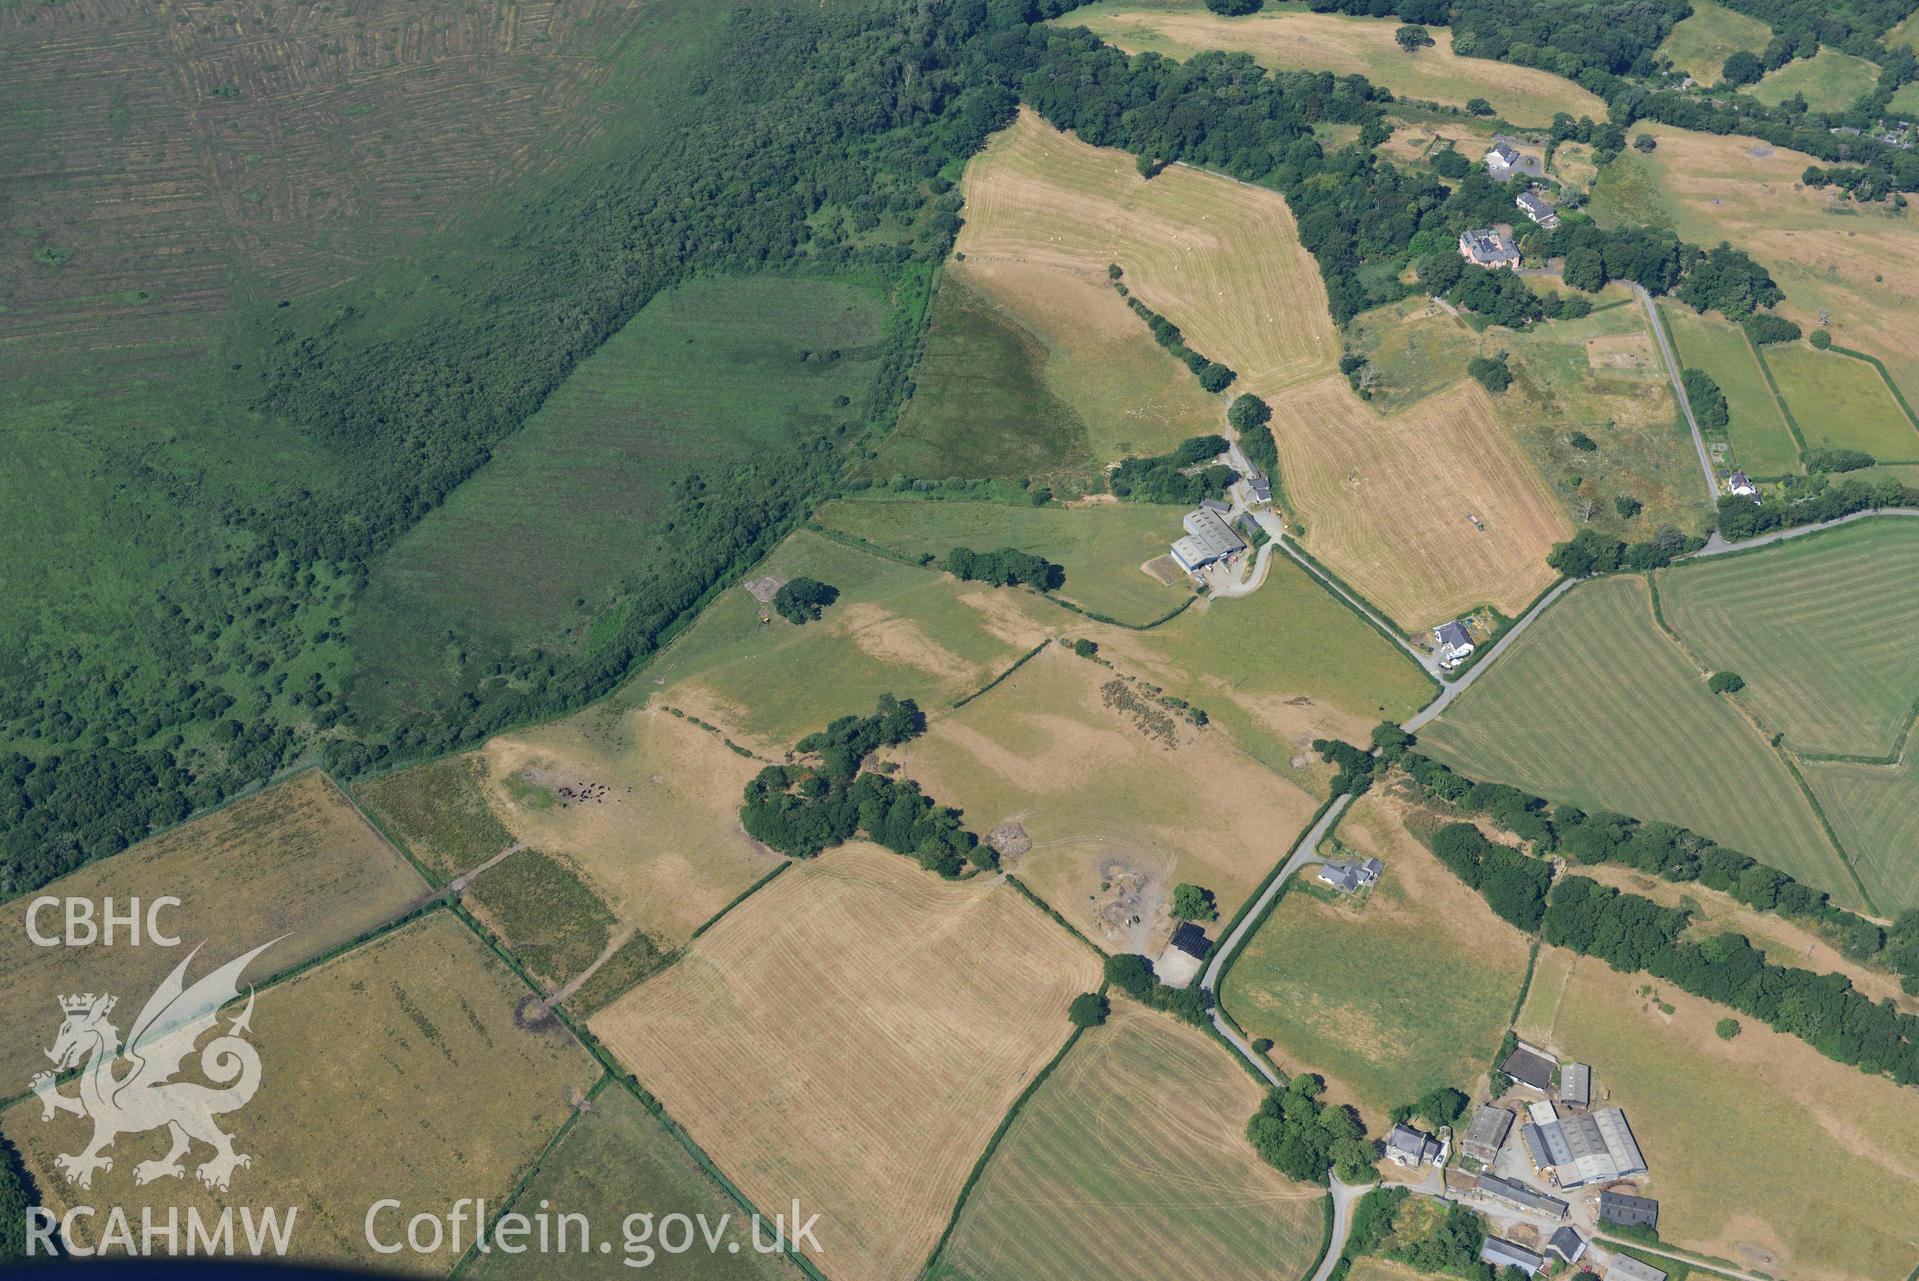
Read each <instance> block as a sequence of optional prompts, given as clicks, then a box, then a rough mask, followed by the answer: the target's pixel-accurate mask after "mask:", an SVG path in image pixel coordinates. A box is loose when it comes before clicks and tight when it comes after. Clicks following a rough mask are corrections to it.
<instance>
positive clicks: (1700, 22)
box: [1659, 0, 1772, 85]
mask: <svg viewBox="0 0 1919 1281" xmlns="http://www.w3.org/2000/svg"><path fill="white" fill-rule="evenodd" d="M1771 38H1772V28H1771V27H1769V26H1767V25H1766V24H1765V23H1763V22H1761V21H1760V20H1759V19H1757V18H1749V17H1747V16H1746V15H1745V14H1743V13H1734V12H1733V11H1732V10H1731V9H1728V8H1726V7H1725V6H1724V5H1718V4H1714V3H1713V0H1692V16H1691V17H1689V18H1685V19H1683V20H1681V21H1680V22H1678V23H1677V24H1675V25H1674V27H1673V29H1672V34H1670V35H1668V36H1667V37H1666V42H1665V43H1664V44H1662V45H1660V46H1659V55H1660V56H1661V57H1663V58H1668V59H1670V60H1671V62H1672V65H1673V67H1674V68H1675V69H1676V70H1679V71H1683V72H1685V73H1686V74H1687V75H1689V76H1691V77H1692V78H1693V79H1694V80H1697V81H1698V82H1699V83H1700V84H1708V85H1710V84H1718V83H1719V80H1720V68H1722V67H1723V66H1725V63H1726V59H1727V58H1730V57H1731V56H1732V55H1733V54H1735V53H1737V52H1739V51H1740V50H1742V49H1743V50H1745V51H1746V52H1747V53H1758V52H1759V51H1760V50H1761V49H1764V48H1765V47H1766V41H1768V40H1770V39H1771Z"/></svg>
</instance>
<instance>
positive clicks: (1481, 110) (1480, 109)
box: [1466, 98, 1493, 116]
mask: <svg viewBox="0 0 1919 1281" xmlns="http://www.w3.org/2000/svg"><path fill="white" fill-rule="evenodd" d="M1466 110H1467V111H1469V112H1471V113H1472V114H1473V115H1475V116H1490V115H1491V114H1493V104H1492V103H1490V102H1487V101H1486V100H1485V99H1484V98H1468V99H1466Z"/></svg>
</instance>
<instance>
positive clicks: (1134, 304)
mask: <svg viewBox="0 0 1919 1281" xmlns="http://www.w3.org/2000/svg"><path fill="white" fill-rule="evenodd" d="M1106 274H1107V276H1108V277H1109V278H1110V279H1111V280H1112V282H1113V288H1115V289H1117V290H1119V296H1120V297H1122V298H1124V299H1125V300H1126V305H1127V306H1128V307H1130V308H1132V310H1133V314H1134V315H1135V316H1138V317H1139V318H1140V319H1141V320H1143V321H1145V322H1146V327H1147V328H1148V329H1150V330H1151V331H1152V333H1153V341H1154V342H1156V343H1158V344H1159V345H1160V346H1162V347H1164V348H1165V349H1166V350H1167V351H1170V352H1172V353H1173V355H1174V356H1175V357H1176V358H1177V359H1178V360H1179V362H1180V363H1181V364H1182V365H1185V366H1186V368H1187V369H1188V370H1190V371H1191V372H1192V375H1193V377H1195V378H1197V379H1199V385H1200V386H1201V387H1203V388H1205V389H1206V390H1207V391H1225V390H1226V389H1227V388H1228V387H1230V386H1232V384H1233V380H1234V379H1236V378H1238V377H1239V373H1238V372H1237V371H1236V370H1234V369H1232V368H1231V367H1229V366H1227V365H1225V364H1223V363H1221V362H1220V361H1217V360H1210V359H1208V358H1207V357H1205V356H1202V355H1200V354H1199V353H1198V352H1196V351H1194V350H1193V349H1192V348H1191V347H1188V346H1187V345H1186V335H1185V334H1183V333H1181V332H1180V329H1179V326H1178V325H1176V324H1174V323H1173V322H1172V321H1170V320H1168V319H1166V317H1164V316H1162V315H1160V314H1159V313H1158V312H1156V311H1154V310H1153V309H1152V308H1151V307H1148V306H1147V305H1146V304H1145V303H1143V302H1141V301H1140V300H1139V299H1137V298H1135V297H1134V296H1133V291H1132V290H1131V289H1128V288H1127V287H1126V286H1125V285H1123V284H1121V283H1120V275H1121V272H1120V268H1119V264H1118V263H1113V264H1111V265H1110V266H1108V267H1107V268H1106Z"/></svg>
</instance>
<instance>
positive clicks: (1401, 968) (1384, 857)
mask: <svg viewBox="0 0 1919 1281" xmlns="http://www.w3.org/2000/svg"><path fill="white" fill-rule="evenodd" d="M1406 817H1407V811H1406V810H1405V808H1404V806H1403V805H1402V804H1401V803H1400V802H1398V801H1395V800H1393V799H1391V798H1389V797H1386V796H1384V795H1381V794H1379V793H1378V792H1374V793H1369V794H1368V795H1366V796H1365V797H1363V798H1361V799H1360V801H1359V802H1358V804H1356V805H1354V806H1353V808H1352V810H1351V811H1350V812H1349V813H1348V814H1347V815H1346V816H1345V817H1344V818H1342V819H1341V820H1340V823H1339V826H1338V827H1337V828H1336V829H1335V832H1334V835H1335V837H1336V838H1337V842H1338V845H1337V846H1332V845H1329V846H1327V847H1326V849H1325V851H1324V852H1327V853H1333V852H1334V851H1335V850H1337V851H1338V853H1339V855H1340V856H1342V857H1344V856H1346V854H1348V853H1350V854H1351V855H1353V856H1356V857H1375V858H1378V859H1379V860H1380V862H1381V863H1383V864H1384V865H1385V871H1384V872H1382V873H1381V875H1380V879H1379V882H1378V883H1377V884H1376V885H1375V886H1374V887H1373V889H1372V891H1371V892H1370V895H1369V896H1368V897H1367V899H1366V901H1365V903H1364V905H1363V906H1360V907H1355V905H1354V903H1353V902H1352V900H1350V899H1346V898H1341V897H1339V896H1337V895H1335V894H1334V893H1333V892H1332V891H1330V890H1326V889H1325V888H1324V887H1322V886H1320V885H1319V882H1318V881H1317V880H1316V879H1315V871H1316V869H1314V868H1307V869H1305V870H1304V871H1301V872H1299V873H1298V874H1297V875H1296V876H1295V878H1294V881H1295V883H1294V884H1293V886H1292V887H1291V888H1290V889H1289V891H1288V893H1287V895H1286V897H1285V898H1283V899H1281V900H1280V903H1279V906H1278V908H1277V909H1276V910H1275V911H1274V912H1273V914H1272V915H1271V916H1269V917H1268V918H1267V919H1266V921H1265V923H1264V924H1262V925H1261V926H1260V927H1259V930H1258V932H1256V933H1255V934H1254V935H1253V936H1252V938H1251V939H1249V940H1248V941H1247V944H1246V947H1245V950H1244V951H1242V952H1241V953H1240V954H1239V956H1238V957H1237V958H1236V959H1235V960H1234V962H1233V966H1232V968H1231V969H1230V970H1229V971H1227V975H1226V983H1225V985H1224V987H1223V989H1222V991H1221V992H1220V1001H1221V1003H1222V1004H1223V1005H1224V1006H1225V1008H1226V1009H1227V1011H1228V1012H1229V1013H1230V1014H1231V1015H1232V1017H1233V1019H1234V1021H1235V1022H1237V1023H1238V1024H1239V1025H1240V1027H1242V1028H1244V1029H1245V1030H1246V1033H1247V1035H1249V1036H1264V1037H1270V1038H1271V1039H1272V1041H1273V1056H1274V1058H1275V1060H1276V1061H1277V1062H1278V1063H1279V1064H1280V1065H1281V1067H1282V1068H1283V1069H1284V1070H1286V1071H1288V1072H1323V1073H1324V1074H1325V1075H1326V1077H1327V1078H1328V1080H1329V1082H1333V1083H1335V1085H1334V1093H1335V1095H1336V1096H1337V1097H1339V1098H1341V1100H1342V1101H1350V1102H1353V1103H1355V1104H1356V1105H1357V1106H1358V1107H1359V1109H1360V1111H1361V1112H1362V1113H1363V1114H1364V1115H1365V1117H1366V1120H1367V1125H1368V1129H1369V1130H1370V1131H1371V1132H1373V1133H1375V1134H1382V1133H1384V1132H1385V1130H1386V1129H1387V1125H1386V1115H1387V1113H1389V1112H1391V1111H1392V1110H1393V1109H1394V1108H1395V1107H1398V1106H1399V1105H1400V1104H1402V1103H1412V1102H1414V1101H1415V1100H1417V1099H1418V1098H1419V1097H1420V1096H1421V1095H1423V1094H1425V1093H1426V1092H1427V1091H1429V1090H1432V1089H1436V1088H1438V1087H1440V1086H1443V1085H1451V1086H1456V1087H1458V1088H1459V1089H1462V1090H1466V1091H1468V1092H1470V1091H1472V1090H1473V1089H1474V1088H1475V1083H1476V1082H1477V1081H1478V1080H1479V1078H1480V1076H1481V1075H1482V1074H1483V1073H1484V1072H1485V1070H1486V1065H1487V1064H1488V1063H1489V1062H1491V1061H1492V1057H1493V1053H1494V1051H1495V1050H1497V1049H1498V1047H1499V1038H1500V1036H1501V1035H1502V1034H1503V1033H1504V1032H1505V1030H1506V1023H1507V1020H1508V1019H1510V1018H1511V1017H1512V1012H1513V1003H1514V1002H1515V1001H1517V1000H1518V999H1519V990H1520V984H1521V982H1522V981H1523V980H1524V978H1525V974H1526V952H1527V940H1526V938H1525V936H1524V935H1522V934H1521V933H1520V932H1519V931H1518V930H1516V929H1514V928H1513V927H1512V926H1510V925H1507V924H1506V923H1505V922H1503V921H1501V920H1500V919H1499V918H1498V917H1497V916H1494V915H1493V913H1492V910H1491V909H1490V908H1488V907H1487V906H1486V904H1485V900H1483V899H1481V898H1480V897H1479V896H1478V895H1477V894H1476V893H1474V892H1473V890H1472V889H1471V888H1470V887H1468V886H1467V885H1466V884H1465V883H1464V882H1462V881H1460V880H1459V878H1458V877H1456V876H1454V875H1453V874H1452V873H1451V872H1449V871H1447V870H1446V869H1445V867H1444V866H1442V865H1441V864H1440V862H1439V860H1438V859H1436V858H1435V857H1434V856H1433V854H1432V852H1431V851H1430V850H1428V849H1427V848H1426V847H1425V846H1424V845H1423V844H1422V843H1421V842H1420V841H1419V839H1418V838H1417V837H1415V836H1414V835H1413V834H1412V833H1411V832H1410V831H1408V830H1407V828H1406V825H1405V819H1406ZM1389 976H1390V977H1389Z"/></svg>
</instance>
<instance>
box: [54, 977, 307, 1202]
mask: <svg viewBox="0 0 1919 1281" xmlns="http://www.w3.org/2000/svg"><path fill="white" fill-rule="evenodd" d="M277 942H279V940H278V939H274V940H272V941H271V942H267V943H263V944H261V945H260V946H259V947H256V948H254V949H253V950H252V951H251V952H248V953H247V954H246V955H244V956H241V957H238V958H236V959H235V960H232V961H229V962H227V963H226V964H225V965H223V966H221V967H220V968H219V969H217V970H215V971H213V972H212V973H211V974H208V975H206V976H205V977H204V978H202V979H200V980H198V981H197V982H195V983H194V984H193V986H192V987H187V986H186V983H185V975H186V971H187V966H188V965H189V964H191V963H192V961H193V958H194V957H195V956H197V955H199V952H200V949H199V948H198V947H196V948H194V949H193V951H192V952H189V953H188V954H187V958H186V960H184V961H181V962H180V964H179V965H178V966H176V967H175V968H174V971H173V973H171V974H169V975H168V976H167V977H166V980H165V981H164V982H162V983H161V984H160V986H159V988H157V989H156V990H155V991H154V993H153V995H152V996H151V997H149V998H148V999H147V1003H146V1006H145V1008H144V1009H142V1010H141V1011H140V1017H139V1018H137V1019H135V1020H134V1023H133V1031H132V1033H131V1034H130V1035H129V1036H128V1037H127V1042H126V1049H125V1050H124V1051H123V1050H122V1049H121V1048H120V1033H119V1031H118V1029H116V1028H115V1027H114V1026H113V1024H111V1023H109V1022H108V1021H107V1016H108V1015H109V1014H111V1013H113V1007H114V998H113V997H111V996H108V995H104V994H102V995H100V996H95V995H93V994H92V993H91V992H89V993H87V994H86V995H85V996H63V997H61V998H60V1011H61V1013H62V1014H63V1015H64V1016H65V1019H64V1021H63V1022H62V1023H61V1024H60V1035H59V1038H58V1039H57V1040H55V1041H54V1043H53V1048H52V1049H51V1050H48V1051H47V1052H46V1054H47V1057H48V1058H49V1059H51V1060H53V1064H54V1070H53V1071H51V1072H41V1073H40V1074H38V1075H37V1076H35V1077H34V1078H33V1092H34V1093H35V1094H37V1095H39V1096H40V1107H41V1111H40V1119H41V1120H42V1121H51V1120H52V1119H53V1117H54V1114H55V1113H56V1112H71V1113H72V1114H74V1115H75V1116H84V1117H91V1118H93V1140H92V1142H90V1143H88V1144H87V1146H86V1148H85V1149H84V1150H83V1151H80V1152H77V1153H73V1154H71V1155H63V1156H57V1157H55V1158H54V1164H55V1165H56V1166H58V1167H59V1170H60V1173H61V1174H63V1175H65V1176H66V1179H67V1181H68V1182H69V1183H74V1184H77V1185H78V1186H80V1187H83V1188H85V1187H91V1186H92V1185H93V1172H94V1171H95V1170H111V1169H113V1158H112V1157H109V1156H106V1155H103V1154H104V1153H105V1151H106V1149H107V1148H109V1147H112V1146H113V1141H114V1139H116V1138H118V1137H119V1136H120V1135H122V1134H138V1133H141V1132H143V1131H146V1130H157V1129H159V1128H160V1127H161V1126H165V1127H166V1129H167V1131H168V1133H169V1134H170V1135H171V1136H172V1139H173V1146H172V1148H171V1150H169V1151H168V1152H167V1154H166V1155H165V1156H164V1157H161V1158H160V1159H159V1160H157V1161H142V1162H140V1163H139V1164H138V1165H136V1166H134V1167H133V1178H134V1182H135V1183H151V1182H152V1181H153V1180H155V1179H166V1178H179V1177H180V1176H181V1175H183V1174H185V1173H186V1171H185V1170H184V1169H183V1168H182V1167H181V1165H180V1158H181V1157H183V1156H185V1155H186V1153H187V1150H188V1149H189V1148H190V1147H191V1146H192V1141H193V1140H195V1139H198V1140H199V1141H200V1142H202V1143H205V1144H209V1145H210V1146H211V1147H212V1148H213V1150H214V1152H213V1157H212V1159H211V1160H209V1161H207V1162H206V1163H205V1164H204V1165H202V1166H200V1167H199V1169H198V1170H196V1171H195V1173H196V1174H198V1175H199V1178H200V1182H202V1183H204V1184H206V1185H207V1186H208V1187H210V1188H217V1189H219V1190H221V1191H225V1190H226V1187H227V1183H228V1181H229V1180H230V1179H232V1177H233V1171H234V1170H235V1169H236V1168H237V1167H239V1166H243V1165H251V1164H252V1163H253V1159H252V1158H251V1157H249V1156H245V1155H243V1154H241V1153H238V1152H235V1151H234V1150H233V1139H232V1137H231V1136H229V1135H227V1134H224V1133H222V1132H221V1130H220V1127H219V1126H217V1125H215V1124H214V1123H213V1118H214V1117H216V1116H220V1115H222V1114H224V1113H227V1112H236V1111H238V1110H239V1109H241V1108H243V1107H245V1106H246V1105H247V1101H248V1100H250V1099H251V1098H252V1097H253V1094H254V1091H256V1090H258V1089H259V1088H260V1055H259V1053H258V1052H257V1051H256V1050H255V1049H254V1048H253V1046H252V1045H250V1044H248V1043H247V1041H246V1040H245V1039H244V1037H245V1034H246V1033H247V1032H249V1031H251V1030H252V1027H251V1022H252V1018H253V990H252V989H251V988H248V989H247V1004H246V1009H245V1010H243V1011H242V1012H241V1013H240V1016H239V1017H238V1018H236V1019H234V1020H233V1023H232V1026H231V1027H230V1028H229V1029H228V1031H227V1032H226V1034H225V1035H222V1036H217V1037H215V1038H214V1039H213V1040H211V1041H209V1042H207V1045H206V1048H205V1049H203V1050H202V1051H201V1053H200V1070H201V1071H202V1072H203V1073H205V1074H206V1077H207V1079H208V1080H210V1081H212V1082H213V1083H214V1084H213V1086H206V1085H201V1084H199V1083H198V1082H194V1081H175V1080H173V1079H172V1078H173V1077H174V1076H175V1075H176V1074H177V1073H178V1072H179V1071H180V1065H181V1063H182V1061H183V1060H184V1059H185V1058H186V1057H187V1056H188V1055H189V1054H191V1053H192V1052H193V1047H194V1045H195V1043H197V1042H198V1041H199V1039H200V1038H201V1037H202V1036H203V1035H205V1034H206V1033H207V1031H208V1030H210V1029H211V1028H212V1027H213V1026H214V1024H215V1023H216V1021H217V1020H218V1015H219V1012H220V1008H221V1007H222V1006H224V1005H226V1004H227V1003H228V1002H229V1001H232V1000H234V999H236V998H237V997H238V996H239V995H240V990H239V986H238V985H239V979H240V974H241V972H242V971H244V970H245V969H246V967H247V964H248V962H250V961H252V960H253V958H254V957H256V956H258V955H259V954H260V953H262V952H264V951H266V949H267V948H269V947H272V946H273V944H274V943H277ZM83 1059H84V1060H86V1061H87V1062H86V1066H85V1067H83V1068H81V1069H80V1078H79V1086H80V1092H79V1094H78V1096H77V1097H69V1096H67V1095H64V1094H61V1093H60V1092H59V1090H58V1088H57V1085H56V1076H55V1073H59V1072H66V1071H68V1070H69V1069H71V1068H74V1067H77V1066H79V1064H80V1063H81V1061H82V1060H83ZM122 1061H124V1062H125V1063H126V1064H127V1065H128V1066H127V1068H126V1069H125V1070H124V1071H120V1070H119V1068H120V1064H121V1063H122ZM214 1087H220V1088H214Z"/></svg>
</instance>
